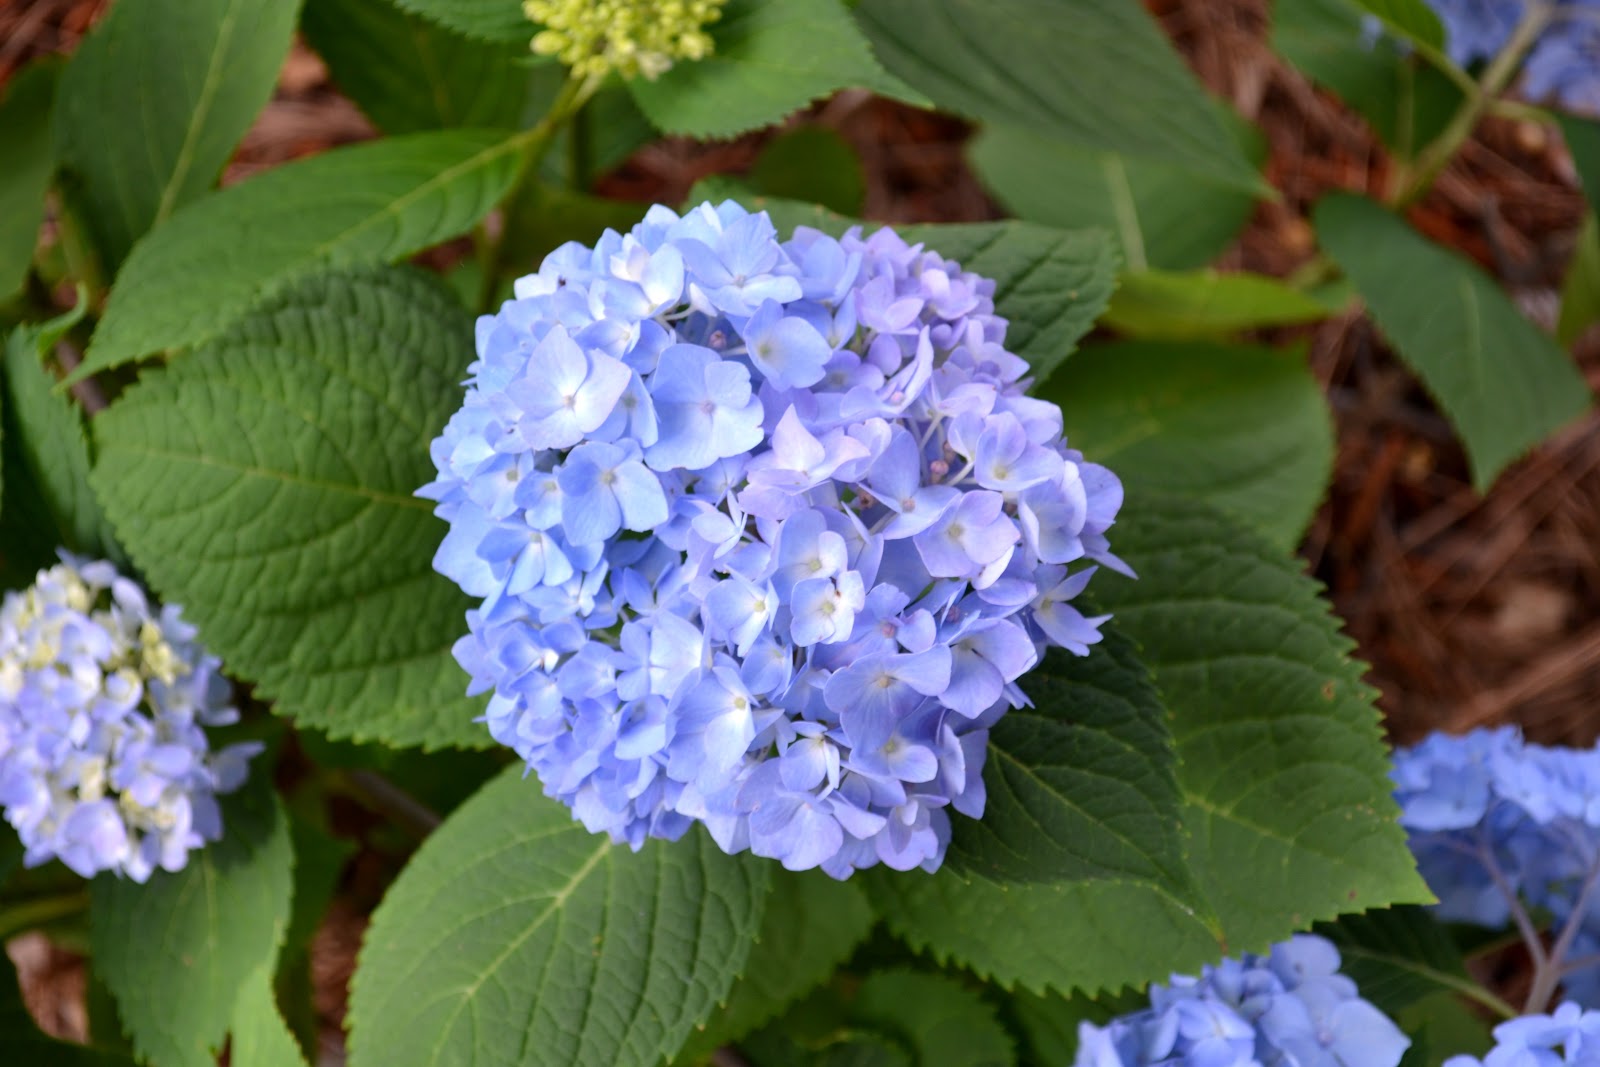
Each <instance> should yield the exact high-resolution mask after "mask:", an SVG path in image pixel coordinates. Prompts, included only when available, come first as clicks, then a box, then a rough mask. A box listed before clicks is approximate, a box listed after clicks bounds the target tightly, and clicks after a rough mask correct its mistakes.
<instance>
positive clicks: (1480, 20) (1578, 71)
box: [1427, 0, 1600, 114]
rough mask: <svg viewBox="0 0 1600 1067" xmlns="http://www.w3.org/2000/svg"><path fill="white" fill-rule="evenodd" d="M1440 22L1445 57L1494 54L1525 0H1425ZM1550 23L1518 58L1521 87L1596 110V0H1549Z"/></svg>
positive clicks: (1599, 27) (1538, 96)
mask: <svg viewBox="0 0 1600 1067" xmlns="http://www.w3.org/2000/svg"><path fill="white" fill-rule="evenodd" d="M1427 2H1428V6H1429V7H1431V8H1433V10H1434V13H1435V14H1437V15H1438V16H1439V21H1440V22H1442V23H1443V24H1444V29H1445V45H1446V48H1447V50H1448V51H1449V53H1450V58H1451V59H1453V60H1455V61H1456V62H1457V63H1460V64H1463V65H1465V64H1468V63H1473V62H1477V61H1484V60H1489V59H1491V58H1493V57H1494V56H1495V55H1496V54H1497V53H1498V52H1499V51H1500V50H1501V49H1502V48H1504V47H1505V46H1506V44H1507V42H1508V41H1510V39H1511V35H1512V32H1513V31H1514V30H1515V29H1516V26H1517V23H1518V22H1519V21H1520V20H1521V19H1522V17H1523V15H1524V14H1525V13H1526V12H1527V7H1528V0H1427ZM1552 6H1553V10H1552V13H1551V18H1550V21H1549V24H1548V25H1547V26H1546V27H1545V28H1544V30H1543V31H1542V32H1541V33H1540V34H1539V37H1538V38H1537V39H1536V40H1535V41H1534V43H1533V47H1532V48H1530V49H1529V51H1528V55H1527V58H1526V60H1524V64H1523V80H1522V93H1523V95H1524V96H1526V97H1528V98H1529V99H1531V100H1551V101H1554V102H1556V103H1558V104H1560V105H1561V106H1562V107H1565V108H1568V109H1570V110H1573V111H1582V112H1588V113H1591V114H1592V113H1600V0H1553V4H1552Z"/></svg>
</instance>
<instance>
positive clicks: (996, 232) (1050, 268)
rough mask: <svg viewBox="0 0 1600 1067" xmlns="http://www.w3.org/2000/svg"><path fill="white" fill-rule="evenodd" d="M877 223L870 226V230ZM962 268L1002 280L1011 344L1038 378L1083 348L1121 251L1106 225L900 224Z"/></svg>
mask: <svg viewBox="0 0 1600 1067" xmlns="http://www.w3.org/2000/svg"><path fill="white" fill-rule="evenodd" d="M872 229H875V227H871V226H869V227H868V231H869V232H870V231H871V230H872ZM895 229H896V230H897V231H898V232H899V234H900V235H901V236H902V237H904V238H905V239H906V240H907V241H910V242H913V243H915V242H917V241H921V242H924V243H925V244H926V245H927V246H928V248H930V249H932V250H933V251H935V252H938V253H939V254H940V255H941V256H943V257H944V258H946V259H953V260H956V261H957V262H959V263H960V264H961V267H962V269H963V270H969V271H974V272H976V273H978V274H981V275H983V276H984V277H985V278H993V279H994V281H995V292H994V302H995V307H996V308H997V309H998V310H999V312H1000V314H1001V315H1002V316H1003V317H1005V318H1006V319H1008V320H1009V321H1010V324H1011V325H1010V327H1009V329H1007V330H1006V348H1008V349H1010V350H1011V351H1012V352H1015V353H1016V354H1017V355H1019V356H1021V357H1022V358H1023V359H1025V360H1027V361H1028V363H1029V364H1031V365H1032V367H1033V376H1034V378H1035V379H1037V380H1039V381H1044V380H1045V379H1047V378H1049V377H1050V375H1051V373H1052V372H1054V371H1055V369H1056V368H1057V367H1059V366H1060V365H1061V364H1062V363H1063V362H1064V361H1065V360H1066V358H1067V357H1068V356H1069V355H1071V354H1072V353H1073V351H1074V350H1075V349H1076V348H1077V347H1078V340H1079V339H1080V338H1081V337H1083V335H1084V334H1086V333H1088V332H1089V331H1090V330H1091V329H1092V328H1093V327H1094V323H1095V320H1096V319H1097V318H1099V317H1100V313H1101V312H1102V311H1104V310H1105V308H1106V303H1107V301H1109V300H1110V299H1111V291H1112V289H1113V288H1115V286H1116V274H1117V253H1116V249H1115V247H1114V246H1113V244H1112V242H1111V238H1110V235H1108V234H1107V233H1105V232H1104V231H1102V230H1070V231H1069V230H1056V229H1052V228H1050V227H1048V226H1035V225H1033V224H1031V223H1026V222H972V223H954V224H946V225H921V226H897V227H895Z"/></svg>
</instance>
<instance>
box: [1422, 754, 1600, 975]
mask: <svg viewBox="0 0 1600 1067" xmlns="http://www.w3.org/2000/svg"><path fill="white" fill-rule="evenodd" d="M1391 777H1392V778H1393V780H1394V783H1395V798H1396V799H1397V800H1398V801H1399V803H1400V809H1401V813H1400V822H1401V824H1402V825H1403V826H1405V827H1406V829H1407V831H1408V833H1409V835H1410V842H1411V849H1412V851H1413V852H1414V853H1415V854H1416V857H1417V865H1418V868H1419V869H1420V870H1421V872H1422V876H1423V877H1424V878H1425V879H1426V880H1427V882H1428V886H1429V888H1431V889H1432V890H1433V891H1434V893H1435V895H1437V896H1438V897H1439V903H1438V904H1437V905H1435V907H1436V909H1437V912H1438V914H1439V915H1440V916H1441V917H1442V918H1445V919H1450V920H1454V921H1460V922H1471V923H1476V924H1478V925H1481V926H1489V927H1505V926H1508V925H1510V924H1511V922H1512V920H1513V913H1514V911H1515V910H1516V909H1517V908H1518V907H1521V906H1523V905H1526V906H1527V907H1529V908H1531V909H1532V910H1535V911H1542V912H1546V913H1548V914H1549V915H1550V916H1551V917H1552V919H1553V920H1554V923H1555V926H1556V929H1558V930H1560V929H1563V928H1565V927H1566V926H1567V925H1568V924H1569V923H1576V924H1577V925H1576V926H1575V927H1574V929H1573V936H1572V938H1571V944H1570V945H1569V946H1568V948H1567V949H1566V957H1567V958H1568V959H1582V958H1588V957H1591V956H1593V955H1594V953H1595V952H1596V951H1600V750H1597V749H1582V750H1580V749H1571V748H1555V747H1547V746H1544V745H1533V744H1528V743H1527V742H1525V741H1524V740H1523V739H1522V736H1521V734H1520V733H1518V731H1517V730H1516V729H1515V728H1514V727H1501V728H1498V729H1493V730H1489V729H1482V730H1474V731H1472V732H1471V733H1468V734H1464V735H1462V736H1459V737H1456V736H1450V735H1447V734H1433V735H1431V736H1429V737H1428V738H1427V739H1426V740H1424V741H1422V742H1421V743H1420V744H1418V745H1415V746H1413V747H1411V748H1406V749H1400V750H1398V751H1397V752H1396V753H1395V756H1394V767H1393V770H1392V772H1391ZM1555 963H1556V964H1557V965H1559V963H1560V961H1559V960H1558V961H1555ZM1564 985H1565V989H1566V992H1567V995H1568V996H1569V997H1572V998H1577V999H1583V1000H1587V999H1588V998H1590V997H1593V996H1595V995H1596V994H1600V973H1597V972H1596V969H1595V968H1585V969H1581V970H1579V971H1576V972H1574V973H1571V974H1568V975H1566V977H1565V978H1564Z"/></svg>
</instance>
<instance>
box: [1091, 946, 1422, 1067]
mask: <svg viewBox="0 0 1600 1067" xmlns="http://www.w3.org/2000/svg"><path fill="white" fill-rule="evenodd" d="M1339 966H1340V960H1339V951H1338V949H1336V948H1334V946H1333V944H1332V943H1331V942H1329V941H1327V940H1326V939H1324V938H1321V937H1316V936H1314V935H1311V934H1300V935H1297V936H1295V937H1293V938H1290V939H1289V940H1288V941H1284V942H1282V943H1280V944H1277V945H1274V946H1273V948H1272V952H1271V953H1270V954H1269V955H1267V956H1254V955H1249V954H1246V955H1244V956H1243V957H1241V958H1239V959H1236V960H1232V959H1230V960H1224V961H1223V962H1222V963H1220V964H1218V965H1217V966H1215V967H1207V968H1206V969H1205V970H1204V971H1203V972H1202V974H1201V976H1200V977H1199V978H1194V977H1186V976H1184V975H1173V976H1172V981H1171V984H1170V985H1165V986H1163V985H1153V986H1151V987H1150V1007H1149V1008H1148V1009H1146V1010H1144V1011H1140V1012H1135V1013H1133V1014H1131V1015H1124V1016H1122V1017H1120V1018H1117V1019H1114V1020H1112V1021H1111V1022H1110V1023H1109V1024H1108V1025H1106V1026H1095V1025H1094V1024H1093V1023H1087V1022H1086V1023H1081V1024H1079V1027H1078V1056H1077V1059H1076V1060H1075V1061H1074V1067H1395V1065H1396V1064H1398V1063H1399V1062H1400V1059H1401V1057H1403V1056H1404V1055H1405V1052H1406V1049H1407V1048H1409V1047H1410V1046H1411V1042H1410V1040H1409V1039H1408V1038H1407V1037H1406V1036H1405V1035H1404V1034H1403V1033H1401V1032H1400V1028H1399V1027H1397V1026H1396V1025H1395V1024H1394V1022H1393V1021H1391V1020H1390V1019H1389V1017H1388V1016H1387V1015H1385V1014H1383V1012H1381V1011H1379V1010H1378V1009H1377V1008H1375V1007H1373V1006H1372V1005H1371V1004H1369V1003H1368V1002H1367V1001H1365V1000H1362V999H1361V997H1360V995H1359V993H1358V992H1357V990H1356V985H1355V983H1354V982H1352V981H1351V980H1350V979H1349V978H1347V977H1345V976H1344V975H1342V974H1340V973H1339Z"/></svg>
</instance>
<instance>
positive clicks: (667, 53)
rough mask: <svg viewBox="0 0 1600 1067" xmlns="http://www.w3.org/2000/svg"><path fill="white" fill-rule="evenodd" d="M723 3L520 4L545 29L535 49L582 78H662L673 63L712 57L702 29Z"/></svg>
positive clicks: (558, 0)
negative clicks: (613, 74)
mask: <svg viewBox="0 0 1600 1067" xmlns="http://www.w3.org/2000/svg"><path fill="white" fill-rule="evenodd" d="M725 3H727V0H524V2H523V5H522V9H523V10H524V11H525V12H527V15H528V17H529V18H530V19H532V20H533V21H534V22H537V23H539V24H540V25H541V26H543V27H544V28H543V29H542V30H540V31H539V32H538V33H537V34H535V35H534V38H533V50H534V51H535V52H537V53H539V54H540V55H544V56H555V57H556V58H558V59H559V60H561V62H562V63H565V64H566V65H567V66H569V67H571V68H572V72H573V73H574V74H575V75H578V76H580V77H588V78H603V77H605V76H606V75H607V74H609V73H611V72H612V71H616V72H617V73H618V74H620V75H622V76H623V77H624V78H634V77H638V76H639V75H641V74H642V75H644V76H645V77H646V78H650V79H654V78H657V77H660V76H661V74H662V73H663V72H665V71H666V70H667V68H669V67H671V66H672V64H673V61H675V60H679V59H704V58H705V57H706V56H708V55H710V54H711V50H712V40H711V35H710V34H708V33H706V32H705V27H706V26H707V25H709V24H710V23H713V22H715V21H716V20H717V19H718V18H720V17H721V16H722V5H723V4H725Z"/></svg>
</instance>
